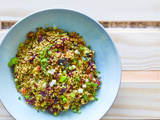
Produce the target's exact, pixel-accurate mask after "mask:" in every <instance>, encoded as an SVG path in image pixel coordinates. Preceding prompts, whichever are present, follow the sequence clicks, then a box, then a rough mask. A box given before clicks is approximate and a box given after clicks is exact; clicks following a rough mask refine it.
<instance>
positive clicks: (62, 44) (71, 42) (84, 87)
mask: <svg viewBox="0 0 160 120" xmlns="http://www.w3.org/2000/svg"><path fill="white" fill-rule="evenodd" d="M26 37H27V39H26V41H25V44H23V43H20V44H19V47H18V52H17V54H16V57H14V58H12V59H11V61H9V62H8V65H9V66H11V67H12V72H13V74H14V77H15V79H14V80H15V82H16V88H17V91H18V92H21V94H22V95H23V96H24V97H25V100H26V103H28V104H30V105H32V106H34V107H35V109H37V110H38V109H40V110H42V111H48V112H49V113H51V114H54V115H55V116H56V115H58V114H59V113H60V111H67V110H68V109H69V108H70V109H73V112H77V113H81V110H80V106H81V105H85V104H87V103H88V102H89V101H92V100H98V98H96V97H95V96H96V94H97V89H99V88H100V83H101V82H100V80H99V78H100V72H99V71H98V72H97V70H96V65H95V61H94V59H93V58H94V53H95V51H92V50H91V47H90V46H88V47H86V46H85V42H84V41H83V37H82V36H79V34H78V33H76V32H71V33H69V32H67V31H63V30H62V29H58V28H57V27H53V28H52V27H47V28H46V29H43V28H42V27H40V28H37V29H36V31H35V32H32V31H31V32H29V33H28V34H27V35H26Z"/></svg>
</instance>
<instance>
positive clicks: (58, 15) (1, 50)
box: [0, 9, 121, 120]
mask: <svg viewBox="0 0 160 120" xmlns="http://www.w3.org/2000/svg"><path fill="white" fill-rule="evenodd" d="M46 24H48V26H57V27H58V28H61V29H63V30H66V31H69V32H71V31H76V32H78V33H80V35H82V36H83V38H84V41H86V43H87V45H91V47H92V50H95V61H96V65H97V69H98V70H99V71H101V75H102V77H101V80H102V84H101V88H100V89H99V90H98V94H97V97H98V101H93V102H90V103H89V104H87V105H86V106H83V107H81V110H82V113H81V114H77V113H73V112H72V111H71V110H69V111H68V112H61V113H60V115H58V116H56V117H55V116H54V115H51V114H49V113H48V112H42V111H40V112H39V113H38V112H37V111H36V110H35V109H34V108H33V107H32V106H30V105H28V104H26V103H25V100H24V98H23V97H22V96H21V94H20V93H18V92H17V90H16V87H15V82H14V78H13V75H12V73H11V70H10V68H9V67H8V65H7V64H8V61H10V59H11V58H12V57H14V56H15V54H16V53H17V48H18V46H19V43H20V42H24V41H25V40H26V37H25V36H26V33H28V32H29V31H34V30H35V29H36V28H37V27H45V25H46ZM120 81H121V64H120V58H119V55H118V52H117V50H116V47H115V45H114V43H113V41H112V39H111V37H110V36H109V35H108V33H107V32H106V31H105V29H104V28H103V27H102V26H101V25H100V24H99V23H98V22H96V21H95V20H93V19H92V18H90V17H88V16H86V15H84V14H82V13H80V12H77V11H73V10H68V9H47V10H43V11H39V12H36V13H33V14H31V15H29V16H27V17H25V18H24V19H22V20H21V21H19V22H18V23H17V24H15V25H14V26H13V27H12V28H11V29H10V31H9V32H8V34H7V35H6V36H5V38H4V39H3V41H2V43H1V45H0V99H1V101H2V103H3V105H4V106H5V108H6V109H7V110H8V112H9V113H10V114H11V115H12V116H13V117H14V118H15V119H16V120H98V119H100V118H102V116H103V115H104V114H105V113H106V112H107V111H108V110H109V108H110V107H111V105H112V104H113V102H114V100H115V98H116V96H117V93H118V90H119V86H120ZM20 96H21V98H22V99H21V100H18V97H20Z"/></svg>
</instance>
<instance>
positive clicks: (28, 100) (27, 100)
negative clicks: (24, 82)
mask: <svg viewBox="0 0 160 120" xmlns="http://www.w3.org/2000/svg"><path fill="white" fill-rule="evenodd" d="M25 100H26V102H28V104H30V105H33V103H34V101H35V99H31V100H30V99H26V98H25Z"/></svg>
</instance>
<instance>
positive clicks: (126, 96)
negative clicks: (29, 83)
mask: <svg viewBox="0 0 160 120" xmlns="http://www.w3.org/2000/svg"><path fill="white" fill-rule="evenodd" d="M159 94H160V82H146V83H141V82H137V83H133V82H122V84H121V88H120V91H119V94H118V97H117V99H116V101H115V102H114V104H113V106H112V107H111V109H110V110H109V111H108V113H107V114H106V115H105V116H104V117H103V118H102V120H107V119H109V120H110V119H153V118H155V119H160V102H159V101H160V95H159ZM0 119H1V120H13V118H12V117H11V116H10V115H9V114H8V113H7V111H6V110H5V109H4V107H3V106H2V104H1V103H0Z"/></svg>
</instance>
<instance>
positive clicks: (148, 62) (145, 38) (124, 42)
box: [0, 29, 160, 70]
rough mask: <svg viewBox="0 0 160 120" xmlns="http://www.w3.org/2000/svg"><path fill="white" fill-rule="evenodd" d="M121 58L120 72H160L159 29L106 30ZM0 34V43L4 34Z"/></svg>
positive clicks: (3, 32) (2, 32)
mask: <svg viewBox="0 0 160 120" xmlns="http://www.w3.org/2000/svg"><path fill="white" fill-rule="evenodd" d="M106 30H107V31H108V33H109V34H110V35H111V37H112V38H113V41H114V42H115V44H116V47H117V49H118V52H119V54H120V57H121V63H122V70H160V30H159V29H147V30H146V29H106ZM6 33H7V32H6V31H1V32H0V41H1V40H2V38H3V37H4V35H5V34H6Z"/></svg>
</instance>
